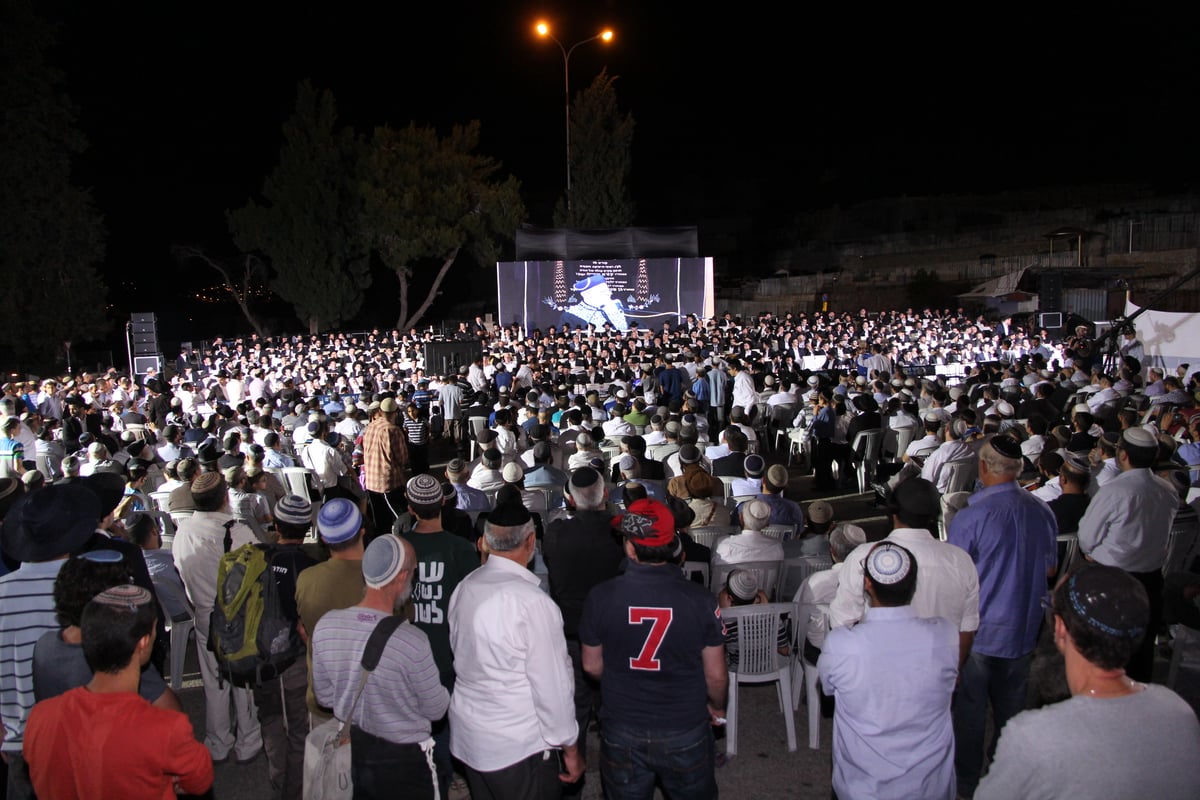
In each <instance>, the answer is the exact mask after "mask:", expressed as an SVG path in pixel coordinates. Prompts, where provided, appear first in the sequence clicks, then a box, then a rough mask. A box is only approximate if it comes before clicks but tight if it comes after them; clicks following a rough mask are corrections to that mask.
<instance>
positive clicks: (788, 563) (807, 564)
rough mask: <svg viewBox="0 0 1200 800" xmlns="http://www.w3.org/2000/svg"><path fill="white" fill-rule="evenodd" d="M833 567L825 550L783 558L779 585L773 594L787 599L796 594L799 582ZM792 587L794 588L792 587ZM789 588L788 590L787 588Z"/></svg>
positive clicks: (781, 598)
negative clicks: (818, 553) (823, 552)
mask: <svg viewBox="0 0 1200 800" xmlns="http://www.w3.org/2000/svg"><path fill="white" fill-rule="evenodd" d="M827 569H833V559H832V558H831V557H830V556H829V553H828V552H826V553H825V554H824V555H818V556H792V557H791V558H785V559H784V560H783V564H782V565H781V566H780V568H779V585H778V587H777V588H776V589H775V596H776V597H777V598H778V599H779V600H781V601H782V600H787V599H789V598H790V597H792V596H793V595H795V594H796V591H797V590H799V588H800V584H802V583H804V581H805V580H806V579H807V578H808V576H809V575H813V574H815V573H817V572H824V571H825V570H827ZM793 587H794V588H793ZM789 589H791V591H790V592H789V591H788V590H789Z"/></svg>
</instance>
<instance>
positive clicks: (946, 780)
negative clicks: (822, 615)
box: [817, 542, 958, 800]
mask: <svg viewBox="0 0 1200 800" xmlns="http://www.w3.org/2000/svg"><path fill="white" fill-rule="evenodd" d="M843 574H844V571H843ZM917 575H918V572H917V561H916V559H914V558H913V554H912V553H910V552H909V551H908V550H906V549H904V548H903V547H901V546H900V545H898V544H896V543H894V542H879V543H878V544H874V545H871V551H870V553H869V554H868V555H867V557H866V558H865V559H864V567H863V590H864V591H865V592H866V593H867V595H868V596H869V597H870V599H871V604H870V606H868V608H867V609H866V618H865V619H864V620H863V621H862V622H860V623H859V624H858V625H855V626H853V627H843V628H836V629H834V630H832V631H830V632H829V634H828V635H827V636H826V637H825V644H824V648H823V649H822V650H821V658H820V660H819V661H818V662H817V668H818V670H819V671H820V674H821V684H822V686H823V687H824V690H825V693H826V694H831V695H833V696H834V697H835V698H836V699H837V706H836V707H835V710H834V717H833V789H834V792H835V793H836V795H837V796H838V797H874V798H896V799H897V800H900V799H901V798H910V797H922V798H930V800H932V799H933V798H940V799H941V800H953V798H954V726H953V723H952V721H951V718H950V699H951V697H952V696H953V694H954V682H955V679H956V678H957V677H958V635H957V632H956V631H955V626H954V625H952V624H951V623H950V622H949V621H948V620H945V619H942V618H940V617H933V618H931V619H922V618H920V617H918V616H917V612H916V610H914V609H913V608H912V606H911V605H910V604H911V602H912V598H913V593H914V592H915V591H916V588H917Z"/></svg>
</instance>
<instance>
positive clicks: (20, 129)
mask: <svg viewBox="0 0 1200 800" xmlns="http://www.w3.org/2000/svg"><path fill="white" fill-rule="evenodd" d="M53 43H54V31H53V29H52V28H51V27H50V26H49V25H48V24H46V23H45V22H44V21H42V20H41V19H39V18H38V17H37V16H36V15H35V14H34V13H33V11H32V9H31V6H30V3H28V2H26V0H2V1H0V154H2V155H0V218H2V219H3V224H0V270H2V272H3V274H4V275H5V277H6V278H7V280H8V285H7V286H6V287H5V289H6V290H5V291H4V292H3V293H0V349H2V350H4V351H5V352H6V353H7V354H8V356H9V358H10V359H12V360H13V362H14V363H13V366H14V367H18V366H19V367H21V368H41V367H49V366H50V365H51V363H52V361H53V359H54V358H55V356H56V354H57V353H59V352H61V351H62V347H63V342H64V341H65V340H73V341H75V342H78V341H80V340H86V339H93V338H99V337H101V336H103V335H104V333H105V332H106V330H107V321H106V314H105V300H104V298H105V295H106V294H107V289H106V287H105V285H104V282H103V281H102V280H101V278H100V275H99V273H98V272H97V270H96V264H97V263H98V262H100V261H102V260H103V258H104V252H105V246H104V242H105V228H104V221H103V218H102V217H101V215H100V213H99V212H98V211H97V210H96V208H95V205H94V204H93V202H92V195H91V192H90V190H88V189H85V188H80V187H78V186H75V185H74V184H73V183H72V182H71V160H72V158H73V157H74V156H77V155H78V154H79V153H81V152H83V151H84V150H85V149H86V147H87V141H86V139H85V138H84V136H83V134H82V133H81V132H80V131H79V129H78V128H76V126H75V110H74V106H73V105H72V103H71V100H70V98H69V97H68V96H67V93H66V91H65V88H64V79H63V76H62V75H61V74H60V73H59V71H58V70H55V69H54V68H52V67H51V66H50V65H49V64H47V63H46V60H45V52H46V50H47V49H48V48H49V47H50V46H52V45H53Z"/></svg>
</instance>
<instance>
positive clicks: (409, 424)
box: [404, 417, 429, 447]
mask: <svg viewBox="0 0 1200 800" xmlns="http://www.w3.org/2000/svg"><path fill="white" fill-rule="evenodd" d="M404 435H405V436H407V437H408V443H409V444H415V445H417V446H418V447H420V446H421V445H423V444H428V443H429V423H427V422H426V421H425V420H423V419H413V418H412V417H408V418H406V419H405V420H404Z"/></svg>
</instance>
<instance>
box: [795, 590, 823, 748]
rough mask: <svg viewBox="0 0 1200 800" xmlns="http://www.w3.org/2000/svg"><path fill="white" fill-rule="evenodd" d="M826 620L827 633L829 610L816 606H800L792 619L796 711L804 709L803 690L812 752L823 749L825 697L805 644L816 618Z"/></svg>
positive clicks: (809, 745)
mask: <svg viewBox="0 0 1200 800" xmlns="http://www.w3.org/2000/svg"><path fill="white" fill-rule="evenodd" d="M814 617H815V618H818V619H821V620H823V623H824V625H825V629H826V630H828V629H829V606H826V605H812V604H809V603H805V604H799V603H797V604H796V615H795V616H794V617H792V620H793V624H792V630H793V632H794V634H795V635H794V636H793V644H792V655H793V656H794V658H793V659H792V710H793V711H798V710H799V709H800V694H801V690H803V693H804V697H805V698H806V702H807V703H808V748H809V749H810V750H820V749H821V694H820V690H819V689H818V688H817V682H818V679H819V678H820V673H819V672H818V671H817V665H816V664H812V663H809V662H808V661H806V660H805V658H804V641H805V639H806V637H807V628H808V621H809V619H812V618H814Z"/></svg>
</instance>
